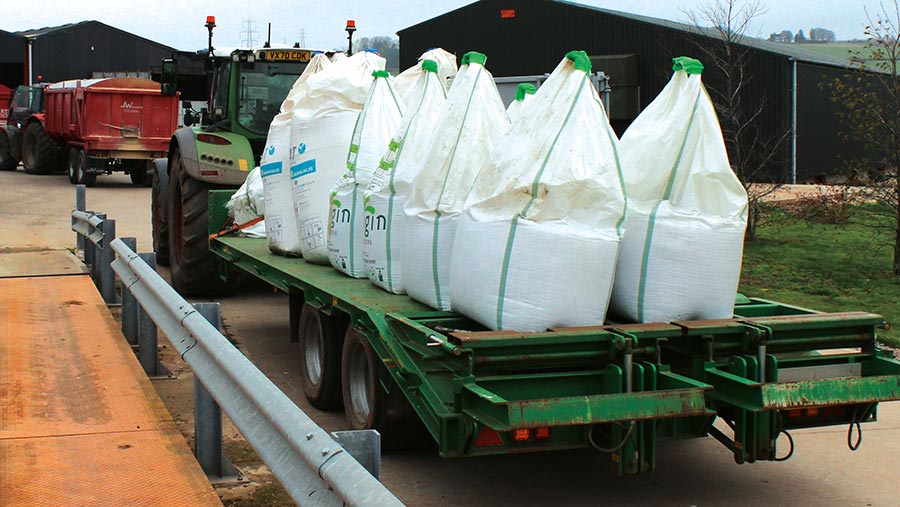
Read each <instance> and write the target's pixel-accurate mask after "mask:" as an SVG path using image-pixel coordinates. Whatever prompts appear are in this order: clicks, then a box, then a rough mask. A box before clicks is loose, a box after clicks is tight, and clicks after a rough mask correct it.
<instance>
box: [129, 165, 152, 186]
mask: <svg viewBox="0 0 900 507" xmlns="http://www.w3.org/2000/svg"><path fill="white" fill-rule="evenodd" d="M151 163H152V162H146V163H145V162H143V161H140V162H138V163H135V164H134V165H133V166H132V168H131V170H129V171H128V175H129V176H130V177H131V184H132V185H134V186H136V187H149V186H152V185H153V175H152V174H151V173H150V171H149V170H148V167H147V165H148V164H151Z"/></svg>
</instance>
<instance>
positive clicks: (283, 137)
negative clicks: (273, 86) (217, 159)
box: [260, 53, 330, 255]
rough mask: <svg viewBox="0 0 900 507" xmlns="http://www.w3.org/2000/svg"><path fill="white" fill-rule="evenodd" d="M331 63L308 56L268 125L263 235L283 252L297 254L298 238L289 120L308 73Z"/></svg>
mask: <svg viewBox="0 0 900 507" xmlns="http://www.w3.org/2000/svg"><path fill="white" fill-rule="evenodd" d="M329 64H330V61H329V60H328V57H327V56H325V54H322V53H320V54H316V55H315V56H313V57H312V59H310V62H309V64H307V66H306V68H305V69H304V70H303V73H302V74H301V75H300V77H299V78H297V81H295V82H294V86H292V87H291V91H290V92H289V93H288V96H287V97H286V98H285V99H284V102H282V104H281V112H280V113H279V114H278V115H276V116H275V118H274V119H273V120H272V123H271V124H270V125H269V135H268V137H267V138H266V147H265V149H264V150H263V154H262V160H261V162H260V172H261V176H262V181H263V188H264V195H265V202H266V206H265V207H266V211H267V213H266V237H267V238H268V240H269V249H270V250H272V251H273V252H275V253H279V254H282V255H300V238H299V235H298V233H297V223H296V220H295V218H294V202H293V197H292V196H291V179H290V173H289V170H290V165H289V164H290V152H291V119H292V118H293V116H294V106H295V105H296V101H297V100H299V98H300V97H302V96H303V95H305V94H306V90H307V87H306V83H307V82H308V81H309V78H310V76H312V75H314V74H316V73H318V72H319V71H321V70H322V69H324V68H325V67H327V66H328V65H329Z"/></svg>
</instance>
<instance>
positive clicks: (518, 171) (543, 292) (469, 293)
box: [450, 51, 625, 331]
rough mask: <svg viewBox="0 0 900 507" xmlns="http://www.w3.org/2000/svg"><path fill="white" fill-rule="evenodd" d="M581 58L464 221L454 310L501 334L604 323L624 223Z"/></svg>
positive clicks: (573, 59) (502, 158) (536, 110)
mask: <svg viewBox="0 0 900 507" xmlns="http://www.w3.org/2000/svg"><path fill="white" fill-rule="evenodd" d="M590 71H591V62H590V59H589V58H588V56H587V54H586V53H585V52H584V51H572V52H570V53H568V54H567V55H566V57H565V58H564V59H563V60H562V62H560V64H559V65H558V66H557V67H556V69H555V70H554V71H553V73H552V74H551V75H550V77H549V78H548V79H547V81H546V82H545V83H544V84H543V85H542V86H541V88H540V89H539V90H538V91H537V93H536V94H535V95H534V97H533V98H532V99H530V100H531V103H530V104H529V105H528V107H527V109H526V110H524V111H523V114H522V116H520V117H519V121H518V122H516V123H514V124H513V126H512V128H511V129H510V131H509V133H508V134H507V135H506V136H505V137H503V138H502V140H501V141H500V143H499V146H498V148H497V153H496V155H495V157H494V161H493V162H492V163H491V164H489V165H488V166H487V167H486V168H485V169H483V170H482V171H481V173H480V174H479V175H478V179H477V180H476V182H475V187H474V188H473V189H472V194H471V195H470V197H469V202H468V205H467V207H466V211H465V213H463V215H462V217H461V218H460V220H459V229H458V230H457V233H456V243H455V245H454V247H453V259H452V261H451V269H450V287H451V293H452V295H453V299H452V304H453V310H454V311H457V312H459V313H461V314H463V315H466V316H468V317H470V318H472V319H474V320H476V321H478V322H480V323H482V324H484V325H485V326H488V327H489V328H491V329H495V330H497V329H516V330H519V331H542V330H546V329H548V328H552V327H560V326H581V325H599V324H602V323H603V322H604V319H605V316H606V310H607V306H608V303H609V295H610V292H611V290H612V284H613V279H614V272H615V267H616V256H617V253H618V249H619V239H620V234H621V230H620V227H621V224H622V222H623V220H624V214H625V193H624V189H623V188H622V182H621V171H620V168H619V157H618V154H617V146H616V145H617V141H616V136H615V133H614V132H613V130H612V128H611V127H610V126H609V122H607V120H606V115H604V114H603V106H602V105H601V103H600V99H599V97H598V95H597V91H596V90H595V89H594V86H593V84H592V83H591V81H590V79H589V76H588V75H589V74H590Z"/></svg>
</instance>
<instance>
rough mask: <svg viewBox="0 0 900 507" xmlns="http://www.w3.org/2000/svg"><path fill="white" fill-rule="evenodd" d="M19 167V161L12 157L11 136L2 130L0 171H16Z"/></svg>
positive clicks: (0, 138) (0, 131)
mask: <svg viewBox="0 0 900 507" xmlns="http://www.w3.org/2000/svg"><path fill="white" fill-rule="evenodd" d="M18 165H19V161H18V160H16V159H15V158H13V156H12V147H11V146H10V144H9V135H8V134H7V133H6V130H4V129H2V128H0V171H15V170H16V166H18Z"/></svg>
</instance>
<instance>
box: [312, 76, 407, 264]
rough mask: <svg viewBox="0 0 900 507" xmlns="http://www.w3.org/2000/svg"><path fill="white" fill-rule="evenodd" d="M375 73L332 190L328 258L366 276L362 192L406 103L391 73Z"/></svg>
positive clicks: (364, 217) (373, 172)
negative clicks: (343, 169) (341, 172)
mask: <svg viewBox="0 0 900 507" xmlns="http://www.w3.org/2000/svg"><path fill="white" fill-rule="evenodd" d="M372 76H373V77H374V78H375V81H374V82H373V83H372V86H371V89H370V91H369V96H368V97H366V102H365V105H364V106H363V109H362V111H361V112H360V113H359V116H358V118H357V120H356V126H355V128H354V131H353V138H352V140H351V142H350V150H349V152H348V154H347V170H348V171H347V173H345V174H344V176H343V177H342V178H341V179H340V180H339V181H338V183H337V185H336V186H335V187H334V189H333V190H332V192H331V208H330V210H329V217H330V221H329V225H328V260H329V261H330V262H331V265H332V266H334V268H335V269H337V270H338V271H341V272H343V273H345V274H347V275H350V276H352V277H355V278H366V265H365V262H364V258H363V237H364V234H365V223H366V216H367V213H366V210H365V209H364V208H365V207H366V206H364V198H363V193H364V192H365V189H366V186H367V185H368V184H369V183H370V182H371V181H372V176H373V175H374V174H375V171H376V170H377V169H378V165H379V163H380V162H381V156H382V154H383V153H384V150H385V148H386V147H387V146H388V144H389V142H390V140H391V135H392V134H393V133H394V131H395V130H396V129H397V127H398V126H399V125H400V122H401V121H402V119H403V103H402V102H401V100H400V99H399V97H397V96H396V95H395V94H394V91H393V89H391V82H390V74H388V73H387V72H386V71H383V70H379V71H375V72H374V73H372Z"/></svg>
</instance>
